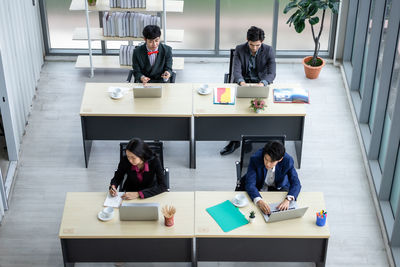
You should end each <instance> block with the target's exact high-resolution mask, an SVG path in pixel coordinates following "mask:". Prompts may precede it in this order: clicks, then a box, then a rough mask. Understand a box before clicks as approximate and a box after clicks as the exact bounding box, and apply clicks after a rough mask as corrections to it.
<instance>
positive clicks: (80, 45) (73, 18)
mask: <svg viewBox="0 0 400 267" xmlns="http://www.w3.org/2000/svg"><path fill="white" fill-rule="evenodd" d="M45 3H46V10H47V22H48V32H49V40H50V44H49V47H50V48H59V49H71V48H73V49H87V48H88V42H87V41H76V40H72V35H73V32H74V30H75V28H85V29H86V17H85V12H84V11H70V10H69V6H70V5H71V0H63V1H59V0H45ZM89 21H90V27H95V28H98V27H99V18H98V13H97V12H91V13H90V14H89ZM100 47H101V44H100V41H95V42H92V48H97V49H98V48H100Z"/></svg>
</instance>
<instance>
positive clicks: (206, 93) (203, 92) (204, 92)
mask: <svg viewBox="0 0 400 267" xmlns="http://www.w3.org/2000/svg"><path fill="white" fill-rule="evenodd" d="M197 93H199V94H200V95H208V94H209V93H211V90H205V91H201V90H200V89H197Z"/></svg>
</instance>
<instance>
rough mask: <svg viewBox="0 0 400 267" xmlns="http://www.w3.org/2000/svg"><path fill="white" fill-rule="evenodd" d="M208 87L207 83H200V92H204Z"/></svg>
mask: <svg viewBox="0 0 400 267" xmlns="http://www.w3.org/2000/svg"><path fill="white" fill-rule="evenodd" d="M207 89H208V84H202V85H201V86H200V88H199V91H200V93H205V92H207Z"/></svg>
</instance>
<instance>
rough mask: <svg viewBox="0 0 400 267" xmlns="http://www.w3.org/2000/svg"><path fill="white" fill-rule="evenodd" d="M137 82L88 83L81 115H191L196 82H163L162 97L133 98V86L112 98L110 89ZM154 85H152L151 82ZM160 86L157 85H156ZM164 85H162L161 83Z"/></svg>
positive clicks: (127, 86) (126, 86) (129, 85)
mask: <svg viewBox="0 0 400 267" xmlns="http://www.w3.org/2000/svg"><path fill="white" fill-rule="evenodd" d="M138 85H139V84H134V83H86V85H85V91H84V93H83V98H82V104H81V110H80V115H81V116H135V117H141V116H146V117H191V116H192V90H191V88H192V85H191V84H179V83H176V84H162V86H163V92H162V97H161V98H137V99H134V98H133V92H132V89H130V90H128V91H126V92H125V94H124V96H123V97H122V98H121V99H116V100H115V99H112V98H110V96H109V93H108V88H109V87H110V86H113V87H123V88H133V87H134V86H138ZM149 85H152V84H149ZM153 85H156V84H153ZM157 85H160V84H157Z"/></svg>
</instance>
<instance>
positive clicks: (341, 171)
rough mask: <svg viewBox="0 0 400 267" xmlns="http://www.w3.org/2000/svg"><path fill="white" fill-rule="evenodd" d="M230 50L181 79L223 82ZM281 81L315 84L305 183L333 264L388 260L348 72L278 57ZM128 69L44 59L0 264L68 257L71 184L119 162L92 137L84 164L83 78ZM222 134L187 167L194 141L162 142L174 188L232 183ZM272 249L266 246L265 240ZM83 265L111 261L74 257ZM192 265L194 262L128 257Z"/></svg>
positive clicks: (93, 181) (108, 78)
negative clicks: (65, 230) (317, 203)
mask: <svg viewBox="0 0 400 267" xmlns="http://www.w3.org/2000/svg"><path fill="white" fill-rule="evenodd" d="M227 68H228V64H227V62H226V60H224V59H213V60H210V61H208V60H205V61H202V62H201V61H199V60H198V59H193V58H191V59H188V60H187V61H186V63H185V69H184V70H183V71H178V76H177V82H204V83H207V82H222V81H223V74H224V72H225V71H226V70H227ZM277 73H278V75H277V78H276V81H275V83H298V84H300V85H301V86H302V87H304V88H307V89H309V90H310V96H311V104H310V105H308V106H307V117H306V123H305V132H304V145H303V159H302V168H301V169H300V170H298V172H299V177H300V179H301V182H302V185H303V187H302V190H303V191H322V192H324V195H325V201H326V205H327V210H328V214H329V215H328V216H329V217H328V221H329V227H330V231H331V238H330V240H329V248H328V258H327V266H330V267H333V266H337V267H342V266H371V267H372V266H374V267H375V266H388V260H387V256H386V251H385V247H384V244H383V239H382V234H381V230H380V228H379V225H378V220H377V218H376V212H375V208H374V205H373V201H372V199H371V194H370V189H369V186H368V181H367V177H366V173H365V169H364V165H363V161H362V156H361V150H360V146H359V143H358V139H357V136H356V131H355V128H354V125H353V122H352V118H351V113H350V108H349V104H348V101H347V97H346V92H345V89H344V84H343V80H342V78H341V75H340V71H339V69H338V68H337V67H334V66H332V65H331V64H328V65H327V66H326V67H325V68H324V69H323V71H322V73H321V75H320V78H319V79H317V80H308V79H306V78H305V77H304V74H303V70H302V66H301V65H300V64H278V65H277ZM125 77H126V72H121V71H108V72H106V71H96V72H95V77H94V78H93V79H89V78H88V72H87V71H78V70H75V69H74V63H72V62H46V63H45V65H44V66H43V70H42V75H41V79H40V82H39V86H38V91H37V96H36V99H35V100H34V102H33V107H32V113H31V116H30V118H29V124H28V126H27V129H26V130H27V131H26V136H24V138H23V143H22V146H21V154H20V161H19V165H18V170H17V176H16V179H15V186H14V191H13V193H12V197H11V201H10V210H9V211H8V212H7V213H6V217H5V219H4V221H3V224H2V226H1V227H0V266H1V267H20V266H49V267H50V266H51V267H54V266H62V265H63V261H62V254H61V246H60V242H59V239H58V230H59V225H60V220H61V215H62V211H63V204H64V198H65V193H66V192H68V191H103V190H106V188H107V186H108V183H109V180H110V178H111V177H112V175H113V171H114V169H115V168H116V166H117V162H118V142H94V144H93V147H92V152H91V158H90V164H89V168H87V169H86V168H85V167H84V159H83V150H82V135H81V126H80V118H79V108H80V103H81V97H82V92H83V88H84V83H85V82H89V81H90V82H112V81H114V82H120V81H124V79H125ZM223 145H224V142H199V143H198V145H197V169H195V170H193V169H189V168H188V167H187V166H188V156H189V155H188V151H189V149H188V143H187V142H165V152H164V153H165V154H164V157H165V165H166V166H168V167H169V169H170V173H171V188H172V190H175V191H192V190H233V188H234V184H235V168H234V162H235V160H238V159H239V152H235V153H233V154H231V155H228V156H225V157H221V156H220V155H219V153H218V151H219V149H220V148H221V147H222V146H223ZM265 253H268V251H267V250H266V252H265ZM77 266H113V265H112V264H110V263H105V264H98V263H95V264H77ZM127 266H138V267H139V266H140V267H142V266H143V267H144V266H148V267H150V266H163V267H172V266H189V264H175V263H169V264H159V263H157V264H155V263H154V264H152V263H147V264H144V263H143V264H138V263H135V264H127ZM199 266H207V267H214V266H235V267H236V266H271V267H276V266H296V267H297V266H312V264H309V263H291V264H288V263H268V264H266V263H201V264H200V265H199Z"/></svg>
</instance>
